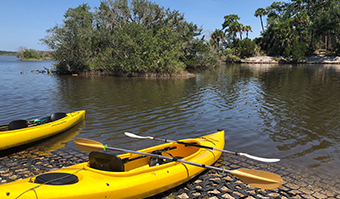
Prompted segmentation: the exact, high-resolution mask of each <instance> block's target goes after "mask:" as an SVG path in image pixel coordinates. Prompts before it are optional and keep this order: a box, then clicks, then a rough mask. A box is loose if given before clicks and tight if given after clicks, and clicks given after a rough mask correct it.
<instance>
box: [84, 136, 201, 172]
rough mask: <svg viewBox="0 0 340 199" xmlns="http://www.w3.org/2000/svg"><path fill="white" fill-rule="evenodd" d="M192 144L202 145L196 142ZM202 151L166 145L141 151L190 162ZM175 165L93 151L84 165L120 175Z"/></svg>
mask: <svg viewBox="0 0 340 199" xmlns="http://www.w3.org/2000/svg"><path fill="white" fill-rule="evenodd" d="M190 143H195V144H200V143H199V142H197V141H196V140H195V141H191V142H190ZM200 150H202V149H201V148H198V147H192V146H186V145H182V144H177V143H166V144H163V145H159V146H157V147H151V148H149V149H148V150H147V151H145V150H141V152H144V153H153V154H157V155H161V156H167V157H170V158H174V159H186V160H188V159H190V158H193V157H194V156H196V155H198V154H199V151H200ZM168 163H170V164H168ZM173 164H177V162H175V161H169V160H165V159H161V158H156V157H150V156H145V155H139V154H131V153H126V154H121V155H118V156H116V155H113V154H110V153H108V152H95V151H92V152H90V154H89V162H88V163H87V164H84V168H85V169H87V170H92V171H96V172H105V173H106V174H110V173H111V174H117V175H119V173H125V174H127V173H130V174H132V173H135V172H146V171H150V170H153V169H157V168H159V167H160V166H162V167H163V166H165V167H167V166H172V165H173Z"/></svg>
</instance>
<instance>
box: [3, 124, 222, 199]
mask: <svg viewBox="0 0 340 199" xmlns="http://www.w3.org/2000/svg"><path fill="white" fill-rule="evenodd" d="M180 141H182V142H188V143H194V144H198V145H203V146H209V147H214V148H216V149H223V148H224V131H223V130H221V131H218V132H216V133H213V134H210V135H206V136H203V137H200V138H194V139H184V140H180ZM138 152H143V153H155V154H160V155H162V156H168V157H176V158H179V159H181V160H184V161H190V162H195V163H199V164H205V165H212V164H213V163H214V162H215V161H217V159H218V158H219V157H220V155H221V152H220V151H217V150H210V149H207V148H200V147H195V146H188V145H183V144H178V143H175V142H172V143H166V144H162V145H157V146H154V147H150V148H146V149H143V150H140V151H138ZM170 159H171V158H170ZM204 170H205V168H202V167H198V166H194V165H190V164H186V163H182V162H179V161H169V162H168V161H166V160H165V159H157V158H155V157H150V156H147V155H141V154H136V153H125V154H121V155H118V156H115V155H112V154H110V153H108V152H94V151H92V152H91V153H90V154H89V162H85V163H81V164H77V165H73V166H70V167H66V168H62V169H59V170H56V171H53V172H49V173H45V174H41V175H38V176H35V177H31V178H27V179H23V180H18V181H15V182H11V183H7V184H3V185H0V198H6V199H10V198H19V199H23V198H81V199H85V198H145V197H149V196H152V195H155V194H158V193H161V192H164V191H166V190H169V189H171V188H173V187H175V186H178V185H180V184H182V183H184V182H186V181H188V180H190V179H191V178H193V177H195V176H197V175H198V174H199V173H201V172H202V171H204Z"/></svg>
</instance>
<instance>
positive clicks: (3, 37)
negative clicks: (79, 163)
mask: <svg viewBox="0 0 340 199" xmlns="http://www.w3.org/2000/svg"><path fill="white" fill-rule="evenodd" d="M150 1H151V2H154V3H157V4H158V5H159V6H162V7H164V8H170V10H178V11H179V12H180V13H183V14H184V17H185V19H186V21H188V22H192V23H194V24H196V25H198V26H199V27H201V26H202V27H203V30H204V34H207V35H209V33H212V32H213V31H214V30H215V29H221V28H222V23H223V22H224V16H226V15H230V14H237V15H238V16H239V17H240V18H241V19H240V20H239V22H240V23H242V24H243V25H250V26H251V27H252V30H253V32H252V33H249V37H250V38H251V39H253V38H255V37H259V36H260V31H261V23H260V19H259V18H258V17H255V16H254V13H255V11H256V9H258V8H266V7H267V6H270V5H271V4H272V2H274V0H150ZM100 2H101V0H7V1H6V0H0V50H6V51H17V49H18V48H19V47H20V46H24V47H26V48H28V49H35V50H48V47H47V46H44V45H42V44H41V42H40V41H39V40H40V39H42V38H44V37H45V36H46V35H47V33H46V30H47V29H50V28H52V27H54V26H55V25H57V24H59V25H61V24H63V19H64V14H65V12H66V11H67V9H68V8H76V7H77V6H79V5H81V4H83V3H87V4H88V5H89V6H90V7H91V8H94V7H99V5H100ZM264 23H265V21H264Z"/></svg>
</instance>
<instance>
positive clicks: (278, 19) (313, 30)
mask: <svg viewBox="0 0 340 199" xmlns="http://www.w3.org/2000/svg"><path fill="white" fill-rule="evenodd" d="M263 15H267V26H266V29H265V30H264V31H263V32H262V37H261V38H260V40H258V41H259V42H258V44H259V45H260V46H261V48H262V50H264V51H265V52H267V54H269V55H284V56H286V57H291V58H292V59H293V60H299V59H301V58H302V57H303V55H305V54H306V53H311V52H314V51H315V50H317V49H326V50H328V51H334V52H336V51H337V48H338V46H339V39H340V1H338V0H313V1H312V0H291V2H289V3H284V2H274V3H272V4H271V5H270V6H268V7H267V8H266V9H265V12H264V14H263Z"/></svg>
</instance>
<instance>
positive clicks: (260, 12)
mask: <svg viewBox="0 0 340 199" xmlns="http://www.w3.org/2000/svg"><path fill="white" fill-rule="evenodd" d="M266 14H267V11H266V10H265V9H264V8H258V9H257V10H256V11H255V14H254V16H255V17H260V21H261V26H262V32H264V27H263V20H262V16H265V15H266Z"/></svg>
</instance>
